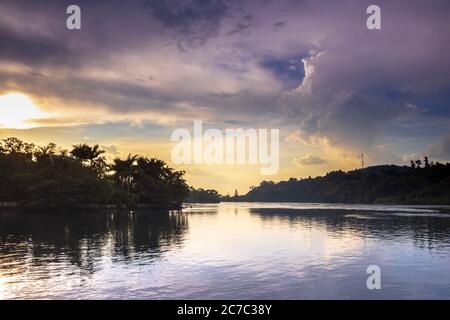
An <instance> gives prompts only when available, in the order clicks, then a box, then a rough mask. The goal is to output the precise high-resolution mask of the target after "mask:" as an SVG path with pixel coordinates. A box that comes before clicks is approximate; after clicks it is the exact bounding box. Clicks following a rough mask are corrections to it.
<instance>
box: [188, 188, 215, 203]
mask: <svg viewBox="0 0 450 320" xmlns="http://www.w3.org/2000/svg"><path fill="white" fill-rule="evenodd" d="M186 202H188V203H219V202H220V194H219V193H218V192H217V191H216V190H212V189H207V190H205V189H202V188H200V189H195V188H192V187H191V188H189V196H188V198H187V200H186Z"/></svg>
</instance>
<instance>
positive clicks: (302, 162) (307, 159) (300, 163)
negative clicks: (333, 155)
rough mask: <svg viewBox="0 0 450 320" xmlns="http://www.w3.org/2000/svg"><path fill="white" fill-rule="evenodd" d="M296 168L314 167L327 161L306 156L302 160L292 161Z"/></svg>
mask: <svg viewBox="0 0 450 320" xmlns="http://www.w3.org/2000/svg"><path fill="white" fill-rule="evenodd" d="M292 162H293V163H294V164H295V165H296V166H314V165H321V164H324V163H327V160H325V159H322V158H320V157H317V156H314V155H311V154H308V155H306V156H304V157H302V158H296V159H294V160H293V161H292Z"/></svg>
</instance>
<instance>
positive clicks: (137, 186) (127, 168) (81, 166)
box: [0, 138, 189, 209]
mask: <svg viewBox="0 0 450 320" xmlns="http://www.w3.org/2000/svg"><path fill="white" fill-rule="evenodd" d="M104 154H105V151H104V150H101V149H100V147H99V146H98V145H94V146H89V145H87V144H77V145H74V146H73V148H72V150H70V151H69V150H65V149H62V148H60V147H58V146H57V145H56V144H54V143H49V144H48V145H46V146H38V145H35V144H32V143H27V142H24V141H22V140H19V139H17V138H7V139H3V140H1V141H0V202H15V203H17V205H18V206H19V207H27V208H78V207H89V206H90V207H102V206H108V205H110V206H114V207H118V208H134V207H138V206H148V207H151V208H161V209H176V208H180V207H181V205H182V203H183V201H184V200H185V199H186V198H187V196H188V193H189V186H188V185H187V184H186V181H185V180H184V174H185V172H184V171H177V170H174V169H172V168H170V167H169V166H168V165H167V164H166V163H165V162H164V161H162V160H159V159H156V158H151V157H146V156H140V155H128V157H127V158H125V159H120V158H116V159H114V160H113V161H112V162H110V163H109V162H108V161H107V160H106V157H105V156H104Z"/></svg>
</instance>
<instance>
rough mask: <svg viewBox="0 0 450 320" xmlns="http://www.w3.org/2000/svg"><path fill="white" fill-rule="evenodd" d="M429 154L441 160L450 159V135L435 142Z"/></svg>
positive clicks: (429, 149)
mask: <svg viewBox="0 0 450 320" xmlns="http://www.w3.org/2000/svg"><path fill="white" fill-rule="evenodd" d="M428 153H429V155H430V156H431V157H434V158H437V159H440V160H449V159H450V135H446V136H443V137H441V138H440V139H438V140H437V141H435V142H433V143H432V144H431V146H430V147H429V148H428Z"/></svg>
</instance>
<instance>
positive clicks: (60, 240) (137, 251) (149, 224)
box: [0, 212, 188, 273]
mask: <svg viewBox="0 0 450 320" xmlns="http://www.w3.org/2000/svg"><path fill="white" fill-rule="evenodd" d="M187 228H188V221H187V216H186V215H184V214H180V213H167V212H165V213H164V212H160V213H159V212H152V213H141V214H139V213H137V214H133V215H130V214H126V213H124V214H114V215H111V214H78V215H76V214H71V215H67V216H66V215H46V214H34V215H32V216H30V215H28V214H6V215H0V244H1V246H0V273H5V272H6V273H11V272H13V270H12V268H9V267H8V264H9V263H14V265H15V266H14V273H20V272H22V271H24V270H25V269H26V268H28V267H30V266H31V267H37V266H42V265H44V266H45V265H47V264H49V263H69V264H71V265H75V266H77V267H79V268H80V269H81V271H82V272H87V273H93V272H95V271H96V268H98V266H100V264H99V263H96V262H97V261H98V260H100V259H102V258H105V257H107V256H108V257H111V258H112V259H113V261H118V260H120V261H125V262H127V261H133V260H134V259H138V258H139V259H140V260H143V261H145V262H146V263H151V261H152V260H153V259H154V258H155V257H158V256H159V255H161V253H162V252H164V249H165V248H167V247H170V246H173V245H178V244H181V243H182V241H183V237H184V234H185V232H186V231H187ZM18 261H19V263H17V262H18ZM8 269H10V270H8Z"/></svg>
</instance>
